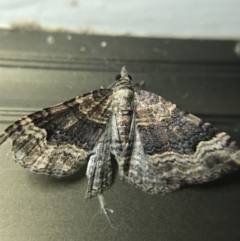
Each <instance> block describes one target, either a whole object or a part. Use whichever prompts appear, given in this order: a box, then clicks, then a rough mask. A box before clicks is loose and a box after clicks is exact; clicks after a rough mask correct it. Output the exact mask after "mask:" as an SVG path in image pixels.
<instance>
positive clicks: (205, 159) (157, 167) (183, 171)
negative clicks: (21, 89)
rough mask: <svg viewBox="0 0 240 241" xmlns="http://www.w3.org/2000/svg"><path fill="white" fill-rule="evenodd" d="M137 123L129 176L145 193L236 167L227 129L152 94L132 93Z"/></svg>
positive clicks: (239, 162)
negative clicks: (207, 121) (205, 120)
mask: <svg viewBox="0 0 240 241" xmlns="http://www.w3.org/2000/svg"><path fill="white" fill-rule="evenodd" d="M135 122H136V127H135V140H134V141H135V143H134V147H133V152H132V158H131V164H130V170H129V175H128V177H127V180H128V181H130V182H132V183H134V184H135V185H136V186H137V187H140V188H141V189H143V190H145V191H146V192H149V193H165V192H169V191H172V190H175V189H177V188H179V187H180V186H182V185H184V184H186V183H187V184H192V183H194V184H196V183H203V182H207V181H210V180H213V179H216V178H218V177H220V176H222V175H223V174H225V173H228V172H231V171H233V170H236V169H238V168H239V166H240V151H239V150H238V148H237V146H236V144H235V142H234V141H232V140H231V138H230V137H229V136H228V135H227V134H226V133H224V132H221V131H219V130H218V129H217V128H215V127H214V126H212V125H211V124H209V123H204V122H203V121H202V120H201V119H199V118H198V117H196V116H194V115H192V114H189V113H187V112H186V111H183V110H182V109H180V108H178V107H177V106H176V105H175V104H172V103H171V102H169V101H166V100H165V99H163V98H162V97H160V96H157V95H155V94H153V93H150V92H147V91H143V90H141V91H136V92H135Z"/></svg>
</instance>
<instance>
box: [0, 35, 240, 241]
mask: <svg viewBox="0 0 240 241" xmlns="http://www.w3.org/2000/svg"><path fill="white" fill-rule="evenodd" d="M68 35H69V34H65V33H59V34H51V33H43V32H24V31H22V32H21V31H5V30H2V31H0V131H2V130H3V129H4V128H5V127H6V126H7V125H9V124H10V123H11V122H13V121H15V120H16V119H19V118H20V117H21V116H23V115H26V114H28V113H30V112H32V111H34V110H38V109H41V108H43V107H46V106H49V105H52V104H56V103H58V102H62V101H64V100H68V99H71V98H73V97H74V96H76V95H80V94H83V93H86V92H89V91H90V90H94V89H98V88H100V86H108V85H110V84H111V83H112V82H114V79H115V75H116V74H118V72H119V70H120V68H121V67H122V66H123V65H126V67H127V69H128V70H129V72H130V74H131V75H132V76H133V79H134V80H135V82H139V81H141V80H144V81H145V86H144V88H145V89H146V90H149V91H152V92H155V93H157V94H159V95H161V96H163V97H164V98H166V99H168V100H171V101H172V102H174V103H177V104H178V105H179V106H181V107H182V108H184V109H186V110H187V111H189V112H192V113H194V114H197V115H200V116H201V117H203V118H204V119H205V120H207V121H211V122H212V123H214V124H216V125H217V126H218V127H219V128H221V129H222V130H225V131H226V132H228V133H229V134H231V135H232V137H233V138H234V139H235V140H237V141H238V143H240V108H239V103H240V94H239V90H240V85H239V81H240V58H239V57H238V56H237V55H235V53H234V46H235V42H234V41H197V40H173V39H147V38H145V39H144V38H142V39H141V38H129V37H107V36H87V35H71V40H68V39H69V36H68ZM49 36H52V37H53V38H54V41H55V42H54V43H53V44H49V43H48V42H47V39H48V38H49ZM102 41H105V42H106V43H107V46H106V47H105V48H103V47H101V42H102ZM82 47H84V48H85V51H81V50H80V48H82ZM9 150H10V145H9V144H6V145H4V146H2V147H1V148H0V160H1V162H0V240H1V241H6V240H7V241H12V240H14V241H18V240H19V241H21V240H24V241H25V240H36V241H39V240H41V241H45V240H74V241H75V240H163V241H165V240H167V241H172V240H179V241H181V240H184V241H187V240H191V241H195V240H196V241H197V240H199V241H200V240H201V241H202V240H209V241H212V240H219V241H224V240H226V241H229V240H231V241H235V240H236V241H237V240H240V230H239V223H240V215H239V214H240V192H239V191H240V178H239V174H240V172H236V173H233V174H231V175H228V176H225V177H223V178H222V179H219V180H217V181H214V182H211V183H208V184H204V185H198V186H190V187H186V188H184V189H182V190H180V191H176V192H174V193H171V194H168V195H166V196H151V195H147V194H145V193H143V192H142V191H140V190H136V189H135V188H134V187H132V186H130V185H129V184H125V183H122V182H121V181H119V180H118V176H117V174H116V175H115V182H114V184H113V186H112V188H111V189H110V190H108V191H106V192H105V193H104V197H105V199H106V202H107V207H109V208H111V209H113V210H114V214H110V215H109V217H110V220H111V222H112V223H113V225H114V226H115V227H116V228H117V230H115V229H113V228H111V226H110V225H109V223H108V221H107V219H106V217H105V216H104V215H102V214H100V213H97V212H98V211H99V210H100V207H99V202H98V200H97V198H93V199H91V200H85V199H84V195H85V189H86V187H87V179H86V177H85V169H83V170H81V171H80V172H79V173H77V174H75V175H73V176H72V177H69V178H65V179H61V180H57V179H54V178H49V177H46V176H37V175H33V174H31V173H29V172H28V171H26V170H24V169H23V168H21V167H20V166H18V165H16V164H14V162H13V161H11V160H12V156H11V154H10V153H9V152H10V151H9ZM96 213H97V214H96ZM95 214H96V215H95Z"/></svg>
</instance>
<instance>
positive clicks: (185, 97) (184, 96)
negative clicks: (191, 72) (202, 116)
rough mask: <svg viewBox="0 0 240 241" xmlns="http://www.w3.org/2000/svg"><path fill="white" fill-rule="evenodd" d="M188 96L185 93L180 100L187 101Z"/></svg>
mask: <svg viewBox="0 0 240 241" xmlns="http://www.w3.org/2000/svg"><path fill="white" fill-rule="evenodd" d="M189 95H190V94H189V93H188V92H187V93H185V94H184V95H183V96H182V99H187V98H188V96H189Z"/></svg>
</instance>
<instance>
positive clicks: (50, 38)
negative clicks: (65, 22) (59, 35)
mask: <svg viewBox="0 0 240 241" xmlns="http://www.w3.org/2000/svg"><path fill="white" fill-rule="evenodd" d="M46 41H47V43H48V44H54V43H55V39H54V37H53V36H52V35H48V36H47V39H46Z"/></svg>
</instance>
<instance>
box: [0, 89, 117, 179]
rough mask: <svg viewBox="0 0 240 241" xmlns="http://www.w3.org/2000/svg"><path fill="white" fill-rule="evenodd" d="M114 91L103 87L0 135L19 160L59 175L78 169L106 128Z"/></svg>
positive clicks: (35, 115)
mask: <svg viewBox="0 0 240 241" xmlns="http://www.w3.org/2000/svg"><path fill="white" fill-rule="evenodd" d="M112 93H113V91H112V90H110V89H100V90H96V91H93V92H91V93H88V94H85V95H83V96H79V97H76V98H75V99H72V100H69V101H66V102H64V103H62V104H58V105H55V106H52V107H49V108H45V109H43V110H41V111H38V112H35V113H33V114H31V115H29V116H26V117H24V118H22V119H21V120H19V121H17V122H15V123H14V124H13V125H11V126H9V127H8V128H7V129H6V130H5V131H4V133H3V134H1V135H0V145H1V144H2V143H3V142H5V141H6V140H7V139H10V140H11V141H12V151H13V152H14V157H15V160H16V162H17V163H19V164H20V165H21V166H23V167H26V168H29V169H30V171H32V172H35V173H41V174H46V175H52V176H56V177H61V176H67V175H70V174H72V173H74V172H76V171H77V170H78V169H79V168H80V167H81V166H82V165H83V164H84V163H85V161H86V159H87V156H88V154H89V153H90V152H91V151H92V150H93V149H94V145H95V143H96V142H97V141H98V139H99V138H100V136H101V135H102V133H103V132H104V131H105V129H106V123H107V120H108V117H109V114H110V113H109V106H110V104H111V101H112V98H111V97H112Z"/></svg>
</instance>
